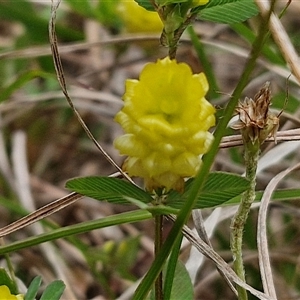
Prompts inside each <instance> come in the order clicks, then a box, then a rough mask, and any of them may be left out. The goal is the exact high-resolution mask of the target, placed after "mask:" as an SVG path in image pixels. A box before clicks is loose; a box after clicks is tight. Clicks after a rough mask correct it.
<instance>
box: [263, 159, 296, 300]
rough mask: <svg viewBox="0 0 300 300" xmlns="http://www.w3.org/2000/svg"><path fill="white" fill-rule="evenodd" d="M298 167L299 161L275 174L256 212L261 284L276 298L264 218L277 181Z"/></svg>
mask: <svg viewBox="0 0 300 300" xmlns="http://www.w3.org/2000/svg"><path fill="white" fill-rule="evenodd" d="M297 168H300V163H298V164H296V165H295V166H292V167H290V168H288V169H286V170H285V171H283V172H281V173H279V174H278V175H276V176H275V177H274V178H273V179H272V180H271V181H270V183H269V184H268V186H267V187H266V189H265V192H264V194H263V196H262V199H261V204H260V208H259V212H258V226H257V249H258V259H259V268H260V274H261V277H262V284H263V288H264V291H265V293H266V294H268V295H269V296H271V297H273V298H274V299H277V297H276V290H275V285H274V281H273V276H272V270H271V264H270V255H269V251H268V239H267V229H266V227H267V226H266V219H267V209H268V205H269V202H270V199H271V196H272V193H273V191H274V190H275V188H276V186H277V184H278V183H279V181H281V180H282V179H283V178H284V177H285V176H286V175H288V174H289V173H290V172H292V171H294V170H295V169H297Z"/></svg>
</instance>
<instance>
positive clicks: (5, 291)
mask: <svg viewBox="0 0 300 300" xmlns="http://www.w3.org/2000/svg"><path fill="white" fill-rule="evenodd" d="M0 299H1V300H23V299H24V297H23V295H21V294H19V295H12V294H11V292H10V290H9V288H8V287H7V286H6V285H1V286H0Z"/></svg>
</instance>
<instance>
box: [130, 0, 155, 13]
mask: <svg viewBox="0 0 300 300" xmlns="http://www.w3.org/2000/svg"><path fill="white" fill-rule="evenodd" d="M134 1H135V2H137V4H138V5H140V6H141V7H144V8H145V9H147V10H149V11H155V9H154V7H153V5H152V3H151V1H150V0H134Z"/></svg>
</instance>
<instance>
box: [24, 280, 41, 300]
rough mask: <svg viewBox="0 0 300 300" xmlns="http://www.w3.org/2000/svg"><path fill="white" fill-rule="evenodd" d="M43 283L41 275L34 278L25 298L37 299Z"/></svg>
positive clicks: (26, 299) (25, 299) (28, 299)
mask: <svg viewBox="0 0 300 300" xmlns="http://www.w3.org/2000/svg"><path fill="white" fill-rule="evenodd" d="M41 283H42V277H41V276H37V277H35V278H33V280H32V281H31V283H30V285H29V287H28V290H27V292H26V294H25V297H24V300H35V299H36V295H37V293H38V290H39V288H40V285H41Z"/></svg>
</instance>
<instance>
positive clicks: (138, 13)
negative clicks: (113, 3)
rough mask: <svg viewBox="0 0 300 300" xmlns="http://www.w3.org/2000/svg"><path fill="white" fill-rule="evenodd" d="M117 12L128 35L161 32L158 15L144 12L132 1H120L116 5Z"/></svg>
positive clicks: (144, 10) (161, 24)
mask: <svg viewBox="0 0 300 300" xmlns="http://www.w3.org/2000/svg"><path fill="white" fill-rule="evenodd" d="M118 12H119V13H120V16H121V19H122V20H123V22H124V26H125V28H126V31H127V32H129V33H138V32H151V33H160V32H162V29H163V23H162V21H161V20H160V18H159V16H158V14H157V13H156V12H154V11H148V10H146V9H145V8H143V7H141V6H140V5H138V4H137V3H136V2H135V1H134V0H121V1H120V3H119V5H118Z"/></svg>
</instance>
